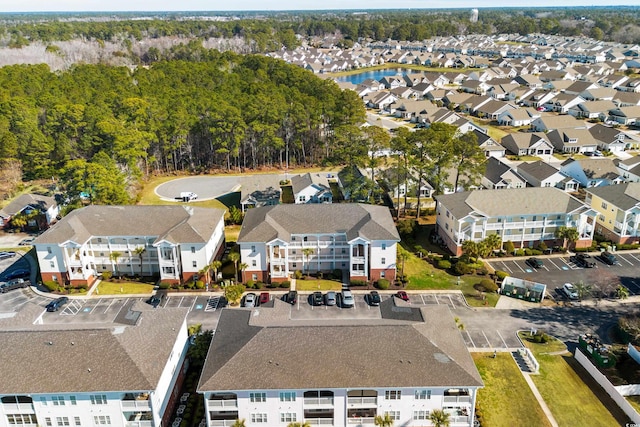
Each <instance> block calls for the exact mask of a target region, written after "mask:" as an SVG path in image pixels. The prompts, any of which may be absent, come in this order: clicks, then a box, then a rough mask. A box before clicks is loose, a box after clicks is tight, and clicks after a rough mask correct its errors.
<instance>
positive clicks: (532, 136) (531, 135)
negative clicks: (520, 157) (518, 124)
mask: <svg viewBox="0 0 640 427" xmlns="http://www.w3.org/2000/svg"><path fill="white" fill-rule="evenodd" d="M513 111H516V110H513ZM540 140H544V141H549V139H548V138H547V137H546V135H545V134H544V133H543V132H515V133H510V134H508V135H506V136H504V137H503V138H502V139H501V140H500V143H501V144H502V145H505V144H509V145H511V144H514V145H515V146H516V147H518V148H529V147H531V146H532V145H534V144H536V143H538V142H539V141H540Z"/></svg>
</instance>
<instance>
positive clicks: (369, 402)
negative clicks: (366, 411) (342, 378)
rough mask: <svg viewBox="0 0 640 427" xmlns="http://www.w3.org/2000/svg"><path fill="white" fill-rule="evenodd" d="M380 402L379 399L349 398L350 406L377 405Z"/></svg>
mask: <svg viewBox="0 0 640 427" xmlns="http://www.w3.org/2000/svg"><path fill="white" fill-rule="evenodd" d="M377 402H378V398H377V397H347V404H349V405H374V406H375V405H376V404H377Z"/></svg>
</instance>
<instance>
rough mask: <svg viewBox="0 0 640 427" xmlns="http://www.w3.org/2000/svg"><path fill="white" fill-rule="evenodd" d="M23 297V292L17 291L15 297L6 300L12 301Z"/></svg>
mask: <svg viewBox="0 0 640 427" xmlns="http://www.w3.org/2000/svg"><path fill="white" fill-rule="evenodd" d="M22 297H23V295H22V294H21V293H19V292H16V294H15V296H14V297H13V298H8V299H6V300H5V301H6V302H11V301H14V300H17V299H19V298H22ZM25 302H28V300H27V301H25Z"/></svg>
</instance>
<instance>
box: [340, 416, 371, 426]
mask: <svg viewBox="0 0 640 427" xmlns="http://www.w3.org/2000/svg"><path fill="white" fill-rule="evenodd" d="M347 425H350V426H354V427H360V426H372V425H375V418H374V417H350V418H347Z"/></svg>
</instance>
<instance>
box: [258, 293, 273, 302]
mask: <svg viewBox="0 0 640 427" xmlns="http://www.w3.org/2000/svg"><path fill="white" fill-rule="evenodd" d="M269 299H270V297H269V292H262V293H261V294H260V298H259V300H260V305H262V304H266V303H268V302H269Z"/></svg>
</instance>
